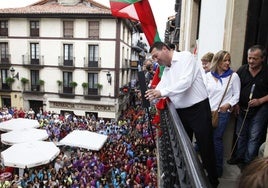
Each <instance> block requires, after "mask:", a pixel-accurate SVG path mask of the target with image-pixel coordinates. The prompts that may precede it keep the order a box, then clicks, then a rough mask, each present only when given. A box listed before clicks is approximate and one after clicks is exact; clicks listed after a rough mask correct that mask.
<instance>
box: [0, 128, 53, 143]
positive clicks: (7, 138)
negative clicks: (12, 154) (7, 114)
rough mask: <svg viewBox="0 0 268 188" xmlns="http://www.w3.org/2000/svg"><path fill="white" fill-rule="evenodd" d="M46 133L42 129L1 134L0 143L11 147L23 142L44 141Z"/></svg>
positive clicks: (46, 136)
mask: <svg viewBox="0 0 268 188" xmlns="http://www.w3.org/2000/svg"><path fill="white" fill-rule="evenodd" d="M47 138H48V134H47V131H46V130H44V129H34V128H32V129H22V130H15V131H10V132H7V133H3V134H2V135H1V142H2V143H3V144H6V145H13V144H18V143H23V142H32V141H36V140H46V139H47Z"/></svg>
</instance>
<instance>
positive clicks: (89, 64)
mask: <svg viewBox="0 0 268 188" xmlns="http://www.w3.org/2000/svg"><path fill="white" fill-rule="evenodd" d="M84 68H85V69H86V70H95V71H100V70H101V60H100V59H99V61H91V60H89V59H88V57H84Z"/></svg>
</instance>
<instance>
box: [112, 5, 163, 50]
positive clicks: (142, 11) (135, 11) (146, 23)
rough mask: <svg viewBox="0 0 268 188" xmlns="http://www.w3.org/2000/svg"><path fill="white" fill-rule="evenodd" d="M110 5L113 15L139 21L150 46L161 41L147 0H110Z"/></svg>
mask: <svg viewBox="0 0 268 188" xmlns="http://www.w3.org/2000/svg"><path fill="white" fill-rule="evenodd" d="M110 6H111V12H112V15H113V16H115V17H120V18H127V19H132V20H135V21H139V22H140V23H141V28H142V30H143V33H144V35H145V37H146V39H147V41H148V43H149V45H150V46H151V45H152V44H153V43H154V42H156V41H161V40H160V37H159V34H158V31H157V26H156V22H155V19H154V15H153V12H152V9H151V6H150V4H149V2H148V0H110Z"/></svg>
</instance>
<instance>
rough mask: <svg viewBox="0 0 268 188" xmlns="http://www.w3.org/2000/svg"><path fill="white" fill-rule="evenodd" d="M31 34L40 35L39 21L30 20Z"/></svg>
mask: <svg viewBox="0 0 268 188" xmlns="http://www.w3.org/2000/svg"><path fill="white" fill-rule="evenodd" d="M30 36H31V37H39V21H30Z"/></svg>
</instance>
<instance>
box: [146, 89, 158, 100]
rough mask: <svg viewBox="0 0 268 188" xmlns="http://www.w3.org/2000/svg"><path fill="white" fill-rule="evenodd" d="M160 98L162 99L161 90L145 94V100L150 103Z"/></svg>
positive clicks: (148, 91)
mask: <svg viewBox="0 0 268 188" xmlns="http://www.w3.org/2000/svg"><path fill="white" fill-rule="evenodd" d="M160 97H161V93H160V91H159V90H155V89H149V90H147V91H146V92H145V98H146V99H147V100H149V101H152V100H154V99H157V98H160Z"/></svg>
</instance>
